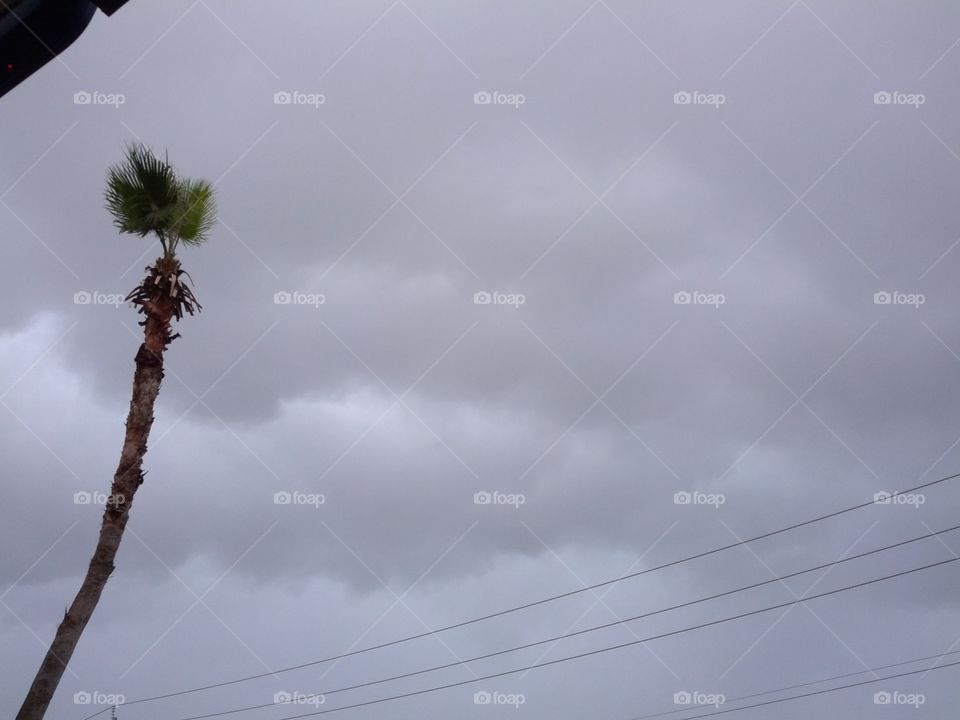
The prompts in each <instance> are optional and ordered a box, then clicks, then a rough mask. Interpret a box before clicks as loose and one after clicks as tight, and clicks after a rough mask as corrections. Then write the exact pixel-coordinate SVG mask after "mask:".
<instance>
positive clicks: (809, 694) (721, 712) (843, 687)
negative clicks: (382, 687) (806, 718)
mask: <svg viewBox="0 0 960 720" xmlns="http://www.w3.org/2000/svg"><path fill="white" fill-rule="evenodd" d="M958 665H960V660H958V661H957V662H952V663H946V664H944V665H937V666H936V667H932V668H927V669H925V670H911V671H909V672H902V673H897V674H896V675H887V676H886V677H882V678H871V679H870V680H861V681H860V682H855V683H849V684H847V685H838V686H837V687H833V688H826V689H825V690H812V691H811V692H806V693H801V694H799V695H791V696H789V697H785V698H777V699H775V700H765V701H764V702H760V703H753V704H752V705H742V706H740V707H738V708H723V709H722V710H714V711H713V712H708V713H700V714H699V715H688V716H687V717H686V718H685V719H684V720H697V718H705V717H713V716H714V715H724V714H726V713H732V712H739V711H741V710H749V709H750V708H758V707H764V706H767V705H776V704H777V703H784V702H790V701H791V700H800V699H802V698H808V697H814V696H815V695H826V694H827V693H832V692H837V691H838V690H847V689H849V688H854V687H861V686H863V685H872V684H874V683H878V682H884V681H886V680H896V679H897V678H902V677H909V676H911V675H919V674H921V673H928V672H933V671H934V670H943V669H944V668H949V667H956V666H958ZM296 717H305V716H303V715H297V716H296ZM281 720H290V719H289V718H281Z"/></svg>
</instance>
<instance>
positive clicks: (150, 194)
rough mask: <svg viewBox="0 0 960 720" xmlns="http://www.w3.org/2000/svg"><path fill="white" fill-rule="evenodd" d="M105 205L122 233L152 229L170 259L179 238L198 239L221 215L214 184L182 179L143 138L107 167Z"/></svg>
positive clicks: (197, 241)
mask: <svg viewBox="0 0 960 720" xmlns="http://www.w3.org/2000/svg"><path fill="white" fill-rule="evenodd" d="M106 200H107V209H108V210H109V211H110V213H111V214H112V215H113V221H114V224H115V225H116V226H117V228H118V229H119V230H120V232H124V233H132V234H135V235H139V236H140V237H145V236H146V235H147V234H148V233H151V232H152V233H154V234H155V235H156V236H157V237H158V238H159V239H160V244H161V245H162V246H163V255H164V258H165V259H168V260H172V259H173V258H174V256H175V254H176V249H177V245H178V243H180V242H181V241H182V242H184V243H185V244H187V245H200V244H201V243H203V242H204V241H205V240H206V239H207V235H208V233H209V232H210V230H211V229H212V228H213V225H214V224H215V223H216V219H217V208H216V202H215V201H214V197H213V186H212V185H211V184H210V183H209V182H207V181H206V180H191V179H180V178H178V177H177V175H176V173H175V172H174V169H173V166H172V165H171V164H170V162H169V161H168V160H167V159H166V157H164V159H162V160H161V159H160V158H158V157H157V156H156V155H154V153H153V151H152V150H151V149H150V148H148V147H146V146H145V145H142V144H134V145H131V146H129V147H128V148H127V157H126V159H125V160H124V162H122V163H121V164H119V165H114V166H113V167H111V168H110V169H109V170H108V171H107V191H106Z"/></svg>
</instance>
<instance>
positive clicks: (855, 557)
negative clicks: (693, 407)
mask: <svg viewBox="0 0 960 720" xmlns="http://www.w3.org/2000/svg"><path fill="white" fill-rule="evenodd" d="M955 530H960V525H954V526H953V527H950V528H947V529H945V530H938V531H935V532H934V531H931V532H929V533H927V534H925V535H920V536H918V537H915V538H910V539H909V540H901V541H900V542H897V543H893V544H891V545H886V546H884V547H880V548H875V549H873V550H867V551H865V552H862V553H859V554H857V555H851V556H849V557H846V558H841V559H839V560H835V561H833V562H829V563H824V564H822V565H817V566H815V567H811V568H807V569H805V570H798V571H796V572H792V573H788V574H786V575H780V576H777V577H773V578H770V579H769V580H763V581H761V582H756V583H753V584H751V585H746V586H744V587H739V588H735V589H733V590H726V591H724V592H720V593H715V594H713V595H708V596H706V597H701V598H698V599H696V600H689V601H687V602H683V603H679V604H677V605H671V606H669V607H665V608H660V609H658V610H651V611H649V612H646V613H642V614H640V615H634V616H632V617H628V618H621V619H618V620H616V621H614V622H608V623H604V624H603V625H597V626H594V627H590V628H584V629H583V630H576V631H574V632H568V633H564V634H562V635H556V636H554V637H549V638H546V639H544V640H537V641H535V642H530V643H526V644H524V645H517V646H514V647H510V648H506V649H504V650H497V651H495V652H490V653H486V654H484V655H476V656H474V657H470V658H466V659H459V660H456V661H455V662H449V663H445V664H443V665H435V666H433V667H428V668H422V669H420V670H413V671H411V672H406V673H403V674H400V675H393V676H390V677H385V678H380V679H377V680H368V681H366V682H362V683H357V684H355V685H348V686H345V687H339V688H335V689H333V690H327V691H324V692H323V693H318V694H322V695H324V696H328V695H335V694H337V693H341V692H347V691H349V690H359V689H360V688H365V687H371V686H373V685H380V684H382V683H386V682H392V681H394V680H403V679H406V678H411V677H416V676H418V675H425V674H427V673H432V672H437V671H439V670H446V669H448V668H452V667H457V666H460V665H466V664H467V663H472V662H476V661H478V660H487V659H489V658H492V657H497V656H500V655H506V654H508V653H513V652H518V651H520V650H527V649H529V648H532V647H537V646H538V645H546V644H547V643H553V642H558V641H560V640H566V639H568V638H572V637H576V636H578V635H584V634H586V633H591V632H596V631H597V630H603V629H606V628H610V627H614V626H617V625H624V624H626V623H629V622H634V621H636V620H642V619H645V618H649V617H653V616H654V615H660V614H662V613H665V612H670V611H672V610H679V609H681V608H685V607H690V606H692V605H697V604H699V603H703V602H707V601H710V600H716V599H718V598H722V597H726V596H729V595H735V594H737V593H741V592H745V591H747V590H753V589H755V588H758V587H762V586H764V585H770V584H772V583H777V582H783V581H784V580H789V579H790V578H794V577H798V576H800V575H806V574H808V573H811V572H816V571H817V570H823V569H825V568H830V567H836V566H837V565H841V564H843V563H847V562H852V561H854V560H859V559H861V558H864V557H867V556H870V555H876V554H877V553H881V552H886V551H888V550H892V549H894V548H898V547H903V546H905V545H909V544H911V543H915V542H919V541H921V540H928V539H930V538H932V537H937V536H940V535H943V534H946V533H949V532H953V531H955ZM275 705H276V703H264V704H260V705H248V706H245V707H240V708H235V709H233V710H223V711H220V712H217V713H213V714H212V715H204V716H202V717H217V716H221V715H230V714H233V713H241V712H249V711H252V710H261V709H263V708H268V707H274V706H275Z"/></svg>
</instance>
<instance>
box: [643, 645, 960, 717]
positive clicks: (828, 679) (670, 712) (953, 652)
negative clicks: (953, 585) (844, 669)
mask: <svg viewBox="0 0 960 720" xmlns="http://www.w3.org/2000/svg"><path fill="white" fill-rule="evenodd" d="M951 655H960V650H948V651H947V652H943V653H937V654H935V655H925V656H923V657H918V658H913V659H912V660H901V661H900V662H895V663H888V664H887V665H877V666H875V667H871V668H867V669H866V670H857V671H855V672H848V673H842V674H840V675H831V676H830V677H825V678H821V679H819V680H810V681H809V682H804V683H797V684H795V685H785V686H784V687H779V688H775V689H773V690H764V691H763V692H755V693H750V694H749V695H740V696H738V697H732V698H726V699H725V700H724V704H727V703H734V702H740V701H741V700H752V699H753V698H758V697H763V696H764V695H773V694H774V693H779V692H786V691H787V690H798V689H799V688H803V687H810V686H811V685H820V684H822V683H826V682H832V681H834V680H843V679H844V678H848V677H854V676H855V675H864V674H866V673H870V672H872V673H875V672H877V671H878V670H889V669H890V668H895V667H903V666H904V665H913V664H914V663H918V662H924V661H925V660H942V659H943V658H945V657H949V656H951ZM937 667H939V666H936V665H934V666H933V667H930V668H927V670H925V671H923V672H929V671H931V670H935V669H936V668H937ZM947 667H948V666H947ZM877 679H878V680H884V679H886V678H877ZM837 689H839V688H837ZM707 707H714V706H713V705H691V706H690V707H684V708H677V709H676V710H664V711H663V712H656V713H649V714H647V715H637V716H634V717H632V718H631V719H630V720H651V719H652V718H659V717H666V716H667V715H676V714H678V713H688V712H690V711H692V710H701V709H703V708H707ZM738 709H740V710H745V709H746V708H738Z"/></svg>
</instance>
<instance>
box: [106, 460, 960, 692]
mask: <svg viewBox="0 0 960 720" xmlns="http://www.w3.org/2000/svg"><path fill="white" fill-rule="evenodd" d="M958 477H960V473H956V474H954V475H948V476H947V477H942V478H939V479H937V480H931V481H930V482H926V483H922V484H920V485H917V486H915V487H912V488H907V489H905V490H899V491H897V492H895V493H892V494H891V495H890V496H889V497H890V498H891V499H892V498H895V497H898V496H900V495H906V494H908V493H914V492H917V491H918V490H923V489H925V488H929V487H933V486H934V485H939V484H940V483H944V482H947V481H950V480H955V479H956V478H958ZM875 504H876V501H875V500H870V501H867V502H863V503H860V504H858V505H852V506H850V507H847V508H843V509H842V510H835V511H834V512H831V513H827V514H825V515H820V516H818V517H815V518H812V519H810V520H804V521H803V522H798V523H794V524H793V525H787V526H786V527H782V528H779V529H778V530H771V531H769V532H765V533H761V534H760V535H754V536H753V537H750V538H747V539H745V540H739V541H737V542H734V543H730V544H728V545H723V546H720V547H716V548H713V549H711V550H704V551H703V552H699V553H696V554H693V555H688V556H686V557H683V558H679V559H677V560H671V561H670V562H666V563H662V564H660V565H655V566H654V567H650V568H646V569H644V570H638V571H637V572H633V573H628V574H625V575H620V576H619V577H616V578H612V579H610V580H604V581H603V582H598V583H594V584H593V585H587V586H585V587H582V588H578V589H576V590H570V591H568V592H564V593H560V594H559V595H553V596H550V597H546V598H543V599H540V600H534V601H532V602H528V603H524V604H522V605H516V606H514V607H510V608H507V609H505V610H499V611H497V612H493V613H489V614H487V615H481V616H479V617H475V618H471V619H469V620H463V621H461V622H457V623H453V624H451V625H445V626H443V627H440V628H436V629H434V630H428V631H426V632H422V633H417V634H414V635H408V636H406V637H402V638H397V639H396V640H390V641H388V642H384V643H380V644H377V645H370V646H368V647H365V648H358V649H356V650H350V651H348V652H345V653H341V654H339V655H331V656H329V657H325V658H321V659H319V660H311V661H309V662H305V663H300V664H299V665H291V666H289V667H285V668H280V669H278V670H273V671H271V672H264V673H258V674H256V675H247V676H245V677H240V678H236V679H233V680H224V681H222V682H217V683H211V684H209V685H201V686H198V687H194V688H189V689H186V690H177V691H174V692H169V693H163V694H160V695H152V696H150V697H144V698H138V699H135V700H130V701H128V702H127V703H125V704H126V705H137V704H140V703H146V702H153V701H155V700H164V699H167V698H172V697H179V696H182V695H190V694H192V693H198V692H203V691H205V690H213V689H215V688H221V687H227V686H228V685H236V684H237V683H242V682H249V681H251V680H259V679H260V678H265V677H273V676H276V675H280V674H282V673H287V672H292V671H293V670H302V669H303V668H307V667H312V666H314V665H321V664H323V663H327V662H333V661H335V660H343V659H344V658H348V657H352V656H354V655H361V654H363V653H368V652H372V651H374V650H382V649H384V648H388V647H393V646H394V645H400V644H402V643H406V642H412V641H414V640H420V639H422V638H425V637H430V636H432V635H438V634H440V633H444V632H448V631H450V630H456V629H458V628H462V627H466V626H468V625H473V624H476V623H479V622H484V621H486V620H491V619H493V618H496V617H502V616H504V615H509V614H512V613H515V612H519V611H521V610H526V609H528V608H532V607H536V606H538V605H544V604H546V603H550V602H554V601H556V600H561V599H563V598H568V597H572V596H574V595H579V594H580V593H584V592H588V591H590V590H596V589H598V588H601V587H606V586H608V585H613V584H614V583H619V582H623V581H624V580H629V579H632V578H635V577H640V576H641V575H646V574H648V573H652V572H656V571H658V570H664V569H666V568H670V567H674V566H677V565H681V564H683V563H687V562H691V561H693V560H699V559H701V558H705V557H709V556H710V555H715V554H717V553H720V552H724V551H726V550H732V549H733V548H737V547H741V546H743V545H748V544H750V543H754V542H757V541H758V540H764V539H766V538H769V537H774V536H776V535H780V534H782V533H785V532H789V531H791V530H797V529H798V528H802V527H806V526H807V525H813V524H814V523H818V522H822V521H824V520H829V519H831V518H835V517H838V516H840V515H844V514H846V513H851V512H854V511H856V510H862V509H863V508H866V507H871V506H873V505H875Z"/></svg>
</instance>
